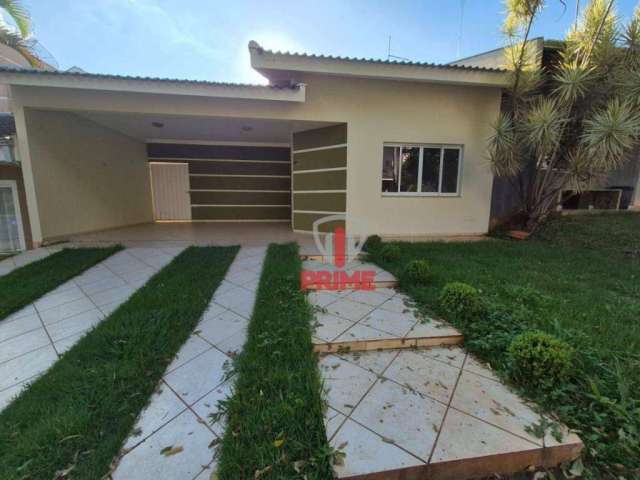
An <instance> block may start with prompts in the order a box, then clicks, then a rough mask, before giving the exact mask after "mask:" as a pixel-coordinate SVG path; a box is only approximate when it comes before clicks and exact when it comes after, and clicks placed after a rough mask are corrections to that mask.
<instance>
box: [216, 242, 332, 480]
mask: <svg viewBox="0 0 640 480" xmlns="http://www.w3.org/2000/svg"><path fill="white" fill-rule="evenodd" d="M300 270H301V262H300V258H299V255H298V247H297V245H295V244H286V245H271V246H269V250H268V252H267V258H266V260H265V264H264V268H263V271H262V276H261V279H260V285H259V288H258V294H257V299H256V304H255V309H254V312H253V317H252V319H251V323H250V324H249V331H248V339H247V341H246V343H245V345H244V349H243V351H242V353H240V355H239V356H238V357H237V358H236V359H235V362H234V370H235V372H236V374H237V376H236V386H235V391H234V394H233V396H232V397H231V399H229V400H227V401H226V402H224V403H223V409H224V410H225V411H226V412H227V419H228V420H227V421H228V424H227V430H226V432H225V435H224V438H223V441H222V446H221V456H220V463H219V470H218V473H219V477H220V478H221V479H223V480H242V479H251V480H253V479H254V478H261V479H294V478H307V479H309V480H312V479H329V478H333V476H332V473H331V466H330V463H329V460H330V456H331V449H330V447H329V445H328V444H327V439H326V434H325V430H324V425H323V401H322V396H321V389H322V386H321V381H320V374H319V372H318V367H317V363H316V357H315V354H314V353H313V347H312V344H311V330H310V324H311V320H312V318H313V315H312V310H311V307H310V305H309V304H308V303H307V300H306V296H305V294H304V293H303V292H302V291H301V290H300Z"/></svg>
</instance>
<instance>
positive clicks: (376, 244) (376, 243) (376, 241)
mask: <svg viewBox="0 0 640 480" xmlns="http://www.w3.org/2000/svg"><path fill="white" fill-rule="evenodd" d="M380 245H382V238H380V237H379V236H378V235H370V236H368V237H367V240H366V241H365V242H364V245H362V249H363V250H364V251H365V252H369V253H371V252H373V251H374V250H377V249H378V248H380Z"/></svg>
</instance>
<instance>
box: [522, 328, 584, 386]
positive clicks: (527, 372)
mask: <svg viewBox="0 0 640 480" xmlns="http://www.w3.org/2000/svg"><path fill="white" fill-rule="evenodd" d="M509 357H510V371H511V375H512V376H513V378H514V379H516V380H517V381H519V382H522V383H527V384H530V385H544V386H545V387H547V388H549V387H553V386H555V385H557V384H558V383H559V382H563V381H565V380H567V378H568V376H569V375H570V374H571V367H572V361H573V349H572V348H571V347H570V346H569V344H567V343H566V342H563V341H562V340H559V339H558V338H556V337H554V336H553V335H550V334H548V333H545V332H541V331H539V330H533V331H528V332H524V333H521V334H520V335H518V336H517V337H515V338H514V339H513V341H512V342H511V345H509Z"/></svg>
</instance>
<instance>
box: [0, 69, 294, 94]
mask: <svg viewBox="0 0 640 480" xmlns="http://www.w3.org/2000/svg"><path fill="white" fill-rule="evenodd" d="M0 72H7V73H20V74H29V75H56V76H65V77H83V78H103V79H109V80H137V81H140V80H141V81H149V82H167V83H170V82H171V83H185V84H190V85H210V86H219V87H248V88H265V89H276V90H296V89H298V88H299V87H300V86H299V85H292V86H281V85H261V84H256V83H239V82H218V81H212V80H192V79H183V78H162V77H143V76H139V75H117V74H113V73H89V72H74V71H71V72H70V71H68V70H36V69H32V68H20V67H11V66H7V65H2V66H0Z"/></svg>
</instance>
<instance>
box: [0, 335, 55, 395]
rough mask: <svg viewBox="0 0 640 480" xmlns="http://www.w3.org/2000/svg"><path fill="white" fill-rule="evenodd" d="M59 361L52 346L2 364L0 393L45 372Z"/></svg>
mask: <svg viewBox="0 0 640 480" xmlns="http://www.w3.org/2000/svg"><path fill="white" fill-rule="evenodd" d="M57 359H58V355H56V352H55V350H54V349H53V347H52V346H51V345H47V346H46V347H43V348H40V349H38V350H35V351H33V352H29V353H27V354H25V355H23V356H21V357H18V358H16V359H13V360H9V361H8V362H4V363H0V391H2V390H4V389H6V388H9V387H11V386H13V385H16V384H17V383H20V382H24V381H25V380H27V379H29V378H31V377H33V376H35V375H37V374H39V373H42V372H44V371H45V370H46V369H47V368H49V367H50V366H51V365H53V363H54V362H55V361H56V360H57Z"/></svg>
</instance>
